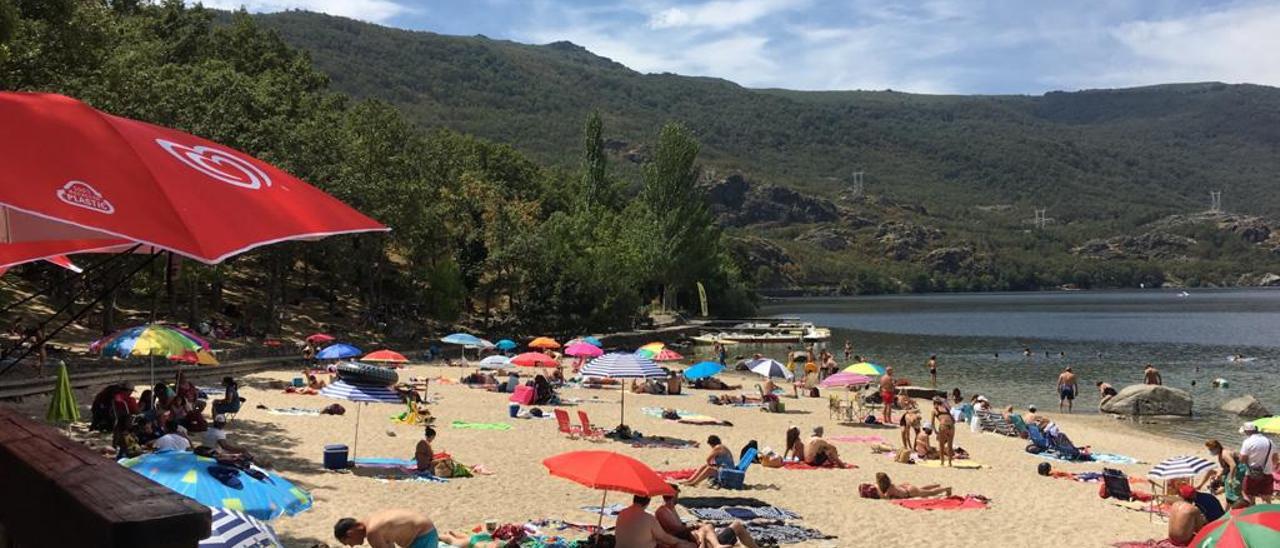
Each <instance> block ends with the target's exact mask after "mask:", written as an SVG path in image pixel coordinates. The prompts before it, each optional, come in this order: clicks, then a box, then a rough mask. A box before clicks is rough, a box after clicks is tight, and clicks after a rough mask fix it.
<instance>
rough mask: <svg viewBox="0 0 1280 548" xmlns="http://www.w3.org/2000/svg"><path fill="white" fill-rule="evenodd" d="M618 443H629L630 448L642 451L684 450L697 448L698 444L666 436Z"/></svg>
mask: <svg viewBox="0 0 1280 548" xmlns="http://www.w3.org/2000/svg"><path fill="white" fill-rule="evenodd" d="M619 441H622V442H624V443H630V444H631V446H632V447H636V448H644V449H685V448H690V447H697V446H698V442H696V441H690V440H682V439H679V438H668V437H666V436H653V437H643V438H638V439H633V440H619Z"/></svg>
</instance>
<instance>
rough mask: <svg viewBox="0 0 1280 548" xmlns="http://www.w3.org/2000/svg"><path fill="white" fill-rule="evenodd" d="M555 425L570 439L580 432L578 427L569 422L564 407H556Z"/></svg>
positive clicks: (567, 413)
mask: <svg viewBox="0 0 1280 548" xmlns="http://www.w3.org/2000/svg"><path fill="white" fill-rule="evenodd" d="M555 411H556V425H558V426H559V428H560V433H561V434H564V435H566V436H569V438H570V439H576V438H577V437H578V434H579V433H580V432H581V431H580V430H579V429H578V427H576V426H574V425H572V424H570V423H569V412H568V411H565V410H564V409H556V410H555Z"/></svg>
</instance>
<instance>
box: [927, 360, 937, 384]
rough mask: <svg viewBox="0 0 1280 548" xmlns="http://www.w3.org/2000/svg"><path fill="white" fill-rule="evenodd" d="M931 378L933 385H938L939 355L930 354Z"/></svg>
mask: <svg viewBox="0 0 1280 548" xmlns="http://www.w3.org/2000/svg"><path fill="white" fill-rule="evenodd" d="M929 380H930V381H931V382H932V383H933V387H934V388H937V387H938V355H937V354H934V355H932V356H929Z"/></svg>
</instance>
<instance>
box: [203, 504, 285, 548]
mask: <svg viewBox="0 0 1280 548" xmlns="http://www.w3.org/2000/svg"><path fill="white" fill-rule="evenodd" d="M209 510H210V511H211V512H212V513H213V527H212V529H213V532H212V533H211V534H210V535H209V538H207V539H204V540H202V541H200V548H284V545H283V544H280V539H279V538H276V532H275V531H272V530H271V526H270V525H267V524H265V523H263V522H261V521H258V520H257V519H255V518H254V517H253V516H250V515H248V514H245V513H243V512H237V511H235V510H227V509H224V508H210V509H209Z"/></svg>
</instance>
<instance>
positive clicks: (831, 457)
mask: <svg viewBox="0 0 1280 548" xmlns="http://www.w3.org/2000/svg"><path fill="white" fill-rule="evenodd" d="M822 432H823V430H822V427H821V426H815V427H813V435H812V436H809V441H807V442H805V444H804V456H805V462H806V463H808V464H809V465H811V466H828V464H827V463H831V464H830V466H835V467H836V468H844V462H842V461H841V460H840V451H839V450H838V449H836V446H834V445H831V442H828V441H827V440H824V439H822Z"/></svg>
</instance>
